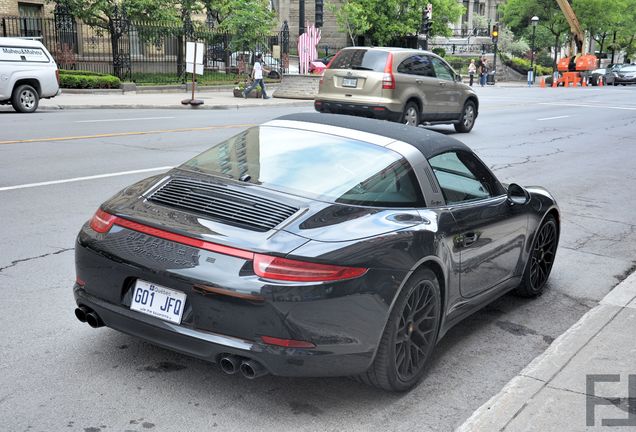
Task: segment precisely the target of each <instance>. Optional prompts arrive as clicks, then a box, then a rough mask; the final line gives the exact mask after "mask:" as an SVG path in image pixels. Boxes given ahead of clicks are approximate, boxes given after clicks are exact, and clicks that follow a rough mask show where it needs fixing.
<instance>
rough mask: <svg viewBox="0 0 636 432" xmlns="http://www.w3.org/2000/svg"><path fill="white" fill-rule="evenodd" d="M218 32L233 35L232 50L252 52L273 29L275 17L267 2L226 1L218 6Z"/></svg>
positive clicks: (264, 0) (262, 0) (263, 0)
mask: <svg viewBox="0 0 636 432" xmlns="http://www.w3.org/2000/svg"><path fill="white" fill-rule="evenodd" d="M218 14H219V15H220V16H221V17H223V18H221V22H220V23H219V25H218V27H217V28H218V29H219V30H220V31H224V32H228V33H230V34H232V35H233V38H232V42H231V45H232V49H234V50H253V49H254V48H256V45H257V43H258V42H261V41H264V38H266V37H267V36H269V34H270V33H271V31H272V30H273V29H274V25H275V23H276V16H275V14H274V12H273V11H271V10H270V9H269V1H268V0H226V1H224V2H223V3H221V4H220V5H219V6H218Z"/></svg>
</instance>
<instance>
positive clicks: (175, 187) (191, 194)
mask: <svg viewBox="0 0 636 432" xmlns="http://www.w3.org/2000/svg"><path fill="white" fill-rule="evenodd" d="M148 199H149V200H150V201H153V202H156V203H158V204H162V205H165V206H168V207H173V208H177V209H180V210H186V211H189V212H194V213H198V214H201V215H204V216H207V217H209V218H210V219H215V220H219V221H222V222H225V223H228V224H231V225H237V226H241V227H243V228H248V229H251V230H254V231H267V230H270V229H272V228H274V227H275V226H276V225H278V224H280V223H281V222H283V221H284V220H285V219H287V218H289V217H290V216H291V215H293V214H294V213H296V211H298V209H297V208H295V207H292V206H289V205H286V204H281V203H279V202H276V201H272V200H269V199H265V198H262V197H259V196H256V195H252V194H248V193H245V192H238V191H235V190H232V189H229V188H227V187H224V186H221V185H216V184H213V183H205V182H201V181H197V180H191V179H185V178H173V179H171V180H170V181H168V183H166V184H165V185H163V186H162V187H160V188H159V189H157V191H155V192H153V193H152V194H151V195H150V196H149V197H148Z"/></svg>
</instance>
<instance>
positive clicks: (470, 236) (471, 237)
mask: <svg viewBox="0 0 636 432" xmlns="http://www.w3.org/2000/svg"><path fill="white" fill-rule="evenodd" d="M477 239H479V234H477V233H474V232H470V233H465V234H463V235H462V245H463V246H470V245H471V244H473V243H475V242H476V241H477Z"/></svg>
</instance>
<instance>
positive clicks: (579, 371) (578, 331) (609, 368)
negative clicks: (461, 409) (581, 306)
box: [457, 273, 636, 432]
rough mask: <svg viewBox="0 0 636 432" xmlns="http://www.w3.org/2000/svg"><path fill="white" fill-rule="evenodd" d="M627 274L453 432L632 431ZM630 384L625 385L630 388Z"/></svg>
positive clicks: (635, 346)
mask: <svg viewBox="0 0 636 432" xmlns="http://www.w3.org/2000/svg"><path fill="white" fill-rule="evenodd" d="M634 329H636V273H632V275H631V276H629V277H628V278H627V279H625V280H624V281H623V282H621V283H620V284H619V285H618V286H617V287H616V288H614V289H613V290H612V291H610V293H609V294H607V295H606V296H605V298H603V300H601V302H600V303H599V305H598V306H596V307H594V308H593V309H591V310H590V311H589V312H587V313H586V314H585V315H583V317H581V319H580V320H579V321H578V322H577V323H576V324H574V325H573V326H572V327H571V328H570V329H569V330H568V331H566V332H565V333H564V334H562V335H561V336H560V337H558V338H557V339H556V340H555V341H554V342H553V343H552V345H550V347H549V348H548V349H547V350H546V351H545V353H543V354H542V355H540V356H539V357H537V358H536V359H535V360H534V361H532V362H531V363H530V364H529V365H528V366H527V367H526V368H525V369H523V370H522V371H521V372H520V373H519V374H518V375H517V376H515V377H514V378H513V379H512V380H510V382H508V384H506V385H505V386H504V387H503V389H502V390H501V391H500V392H499V393H498V394H497V395H495V396H493V397H492V398H491V399H490V400H489V401H488V402H486V403H485V404H483V405H482V406H481V407H480V408H479V409H478V410H477V411H475V413H474V414H473V415H472V416H471V417H470V418H469V419H468V420H466V422H465V423H464V424H463V425H462V426H460V427H459V428H458V429H457V432H473V431H505V432H520V431H548V430H550V431H565V430H567V431H583V430H607V427H608V426H612V428H611V430H612V431H623V430H624V431H628V430H629V431H634V430H636V338H635V337H634ZM630 388H631V390H630Z"/></svg>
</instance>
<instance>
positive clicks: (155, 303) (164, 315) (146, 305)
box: [130, 279, 186, 324]
mask: <svg viewBox="0 0 636 432" xmlns="http://www.w3.org/2000/svg"><path fill="white" fill-rule="evenodd" d="M185 301H186V295H185V293H182V292H180V291H175V290H172V289H170V288H166V287H163V286H160V285H155V284H153V283H150V282H146V281H142V280H139V279H138V280H137V282H135V287H134V291H133V296H132V301H131V303H130V309H132V310H135V311H138V312H141V313H145V314H146V315H151V316H154V317H156V318H160V319H162V320H166V321H170V322H173V323H177V324H181V316H182V315H183V309H184V306H185Z"/></svg>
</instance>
